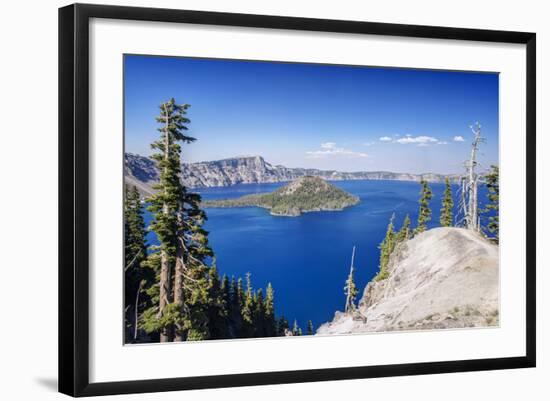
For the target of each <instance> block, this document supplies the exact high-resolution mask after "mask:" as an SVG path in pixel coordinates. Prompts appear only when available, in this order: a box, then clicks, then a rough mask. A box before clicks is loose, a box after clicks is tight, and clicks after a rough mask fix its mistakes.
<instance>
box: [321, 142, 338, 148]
mask: <svg viewBox="0 0 550 401" xmlns="http://www.w3.org/2000/svg"><path fill="white" fill-rule="evenodd" d="M335 147H336V144H335V143H334V142H325V143H322V144H321V149H334V148H335Z"/></svg>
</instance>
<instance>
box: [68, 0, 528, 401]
mask: <svg viewBox="0 0 550 401" xmlns="http://www.w3.org/2000/svg"><path fill="white" fill-rule="evenodd" d="M90 18H107V19H119V20H140V21H160V22H175V23H191V24H205V25H219V26H239V27H252V28H275V29H285V30H303V31H323V32H338V33H352V34H369V35H386V36H401V37H415V38H437V39H449V40H468V41H484V42H499V43H516V44H524V45H525V46H526V60H525V61H526V68H527V70H526V71H527V74H526V77H527V82H526V88H527V90H526V94H525V96H526V105H527V107H526V113H527V114H526V121H527V124H526V133H527V138H526V141H527V148H526V150H527V176H526V185H527V193H526V202H527V219H526V227H527V238H526V240H527V241H526V247H527V248H526V250H527V259H526V267H527V269H526V274H527V276H526V285H527V287H526V295H527V299H526V301H527V302H526V308H527V310H526V316H527V324H526V327H525V332H526V340H527V341H526V353H525V355H524V356H520V357H509V358H495V359H475V360H457V361H445V362H428V363H408V364H398V365H382V366H364V367H346V368H331V369H313V370H297V371H284V372H266V373H247V374H230V375H219V376H199V377H183V378H166V379H154V380H135V381H121V382H103V383H90V381H89V375H88V373H89V356H88V355H89V338H88V329H89V312H88V311H89V302H90V301H89V290H88V284H89V276H88V273H89V271H88V268H89V266H88V256H89V250H88V246H89V233H88V229H89V223H88V217H89V197H88V195H89V182H88V172H89V164H88V163H89V149H88V146H89V145H88V138H89V132H88V123H89V120H88V119H89V117H88V110H89V109H88V107H89V104H88V95H89V78H88V72H89V71H88V61H89V54H88V52H89V21H90ZM535 65H536V35H535V33H526V32H508V31H494V30H479V29H463V28H446V27H435V26H417V25H401V24H386V23H372V22H358V21H339V20H325V19H310V18H295V17H280V16H265V15H245V14H232V13H219V12H203V11H184V10H171V9H155V8H137V7H120V6H106V5H87V4H74V5H69V6H66V7H63V8H60V9H59V391H60V392H62V393H65V394H68V395H71V396H75V397H79V396H95V395H106V394H124V393H143V392H157V391H173V390H188V389H203V388H218V387H235V386H252V385H265V384H281V383H295V382H315V381H324V380H345V379H360V378H372V377H384V376H401V375H421V374H433V373H450V372H464V371H481V370H494V369H513V368H527V367H534V366H535V363H536V362H535V361H536V358H535V354H536V352H535V350H536V337H535V334H536V333H535V332H536V330H535V329H536V320H535V299H536V294H535V280H536V277H535V275H536V272H535V267H536V260H535V244H536V215H535V214H536V204H535V193H536V188H535V185H536V181H535V165H536V160H535V157H536V152H535V146H536V139H535V130H536V114H535V113H536V105H535V102H536V67H535Z"/></svg>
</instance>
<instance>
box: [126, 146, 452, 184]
mask: <svg viewBox="0 0 550 401" xmlns="http://www.w3.org/2000/svg"><path fill="white" fill-rule="evenodd" d="M124 162H125V167H124V177H125V181H126V183H128V184H130V185H136V186H137V187H138V189H139V190H140V191H141V192H142V193H144V194H150V193H152V192H153V190H152V188H151V185H152V184H153V183H154V182H155V181H156V180H157V179H158V172H157V171H156V168H155V162H154V161H153V160H151V159H149V158H147V157H144V156H140V155H136V154H132V153H126V154H125V157H124ZM304 176H315V177H321V178H324V179H325V180H331V181H339V180H399V181H420V178H424V179H425V180H427V181H429V182H443V181H444V180H445V177H446V176H445V175H442V174H433V173H427V174H408V173H392V172H388V171H358V172H342V171H335V170H318V169H308V168H290V167H285V166H280V165H277V166H274V165H272V164H270V163H268V162H267V161H265V160H264V158H263V157H261V156H248V157H235V158H230V159H223V160H216V161H209V162H199V163H184V164H182V182H183V184H184V185H185V186H187V187H189V188H207V187H225V186H230V185H235V184H255V183H270V182H287V181H293V180H295V179H297V178H300V177H304ZM449 177H450V179H451V180H452V181H455V182H456V181H457V180H458V176H457V175H451V176H449Z"/></svg>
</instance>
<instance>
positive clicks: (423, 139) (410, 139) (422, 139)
mask: <svg viewBox="0 0 550 401" xmlns="http://www.w3.org/2000/svg"><path fill="white" fill-rule="evenodd" d="M395 142H397V143H400V144H407V143H416V144H424V145H427V144H429V143H433V142H437V139H436V138H434V137H432V136H425V135H420V136H410V135H407V136H406V137H405V138H399V139H396V140H395Z"/></svg>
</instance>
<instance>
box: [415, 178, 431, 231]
mask: <svg viewBox="0 0 550 401" xmlns="http://www.w3.org/2000/svg"><path fill="white" fill-rule="evenodd" d="M420 185H421V186H422V189H421V192H420V200H419V204H420V208H419V211H418V224H417V226H416V229H415V234H420V233H422V232H424V231H426V229H427V225H426V224H427V223H428V222H429V221H430V220H431V219H432V210H431V209H430V200H431V199H432V190H431V189H430V187H429V186H428V181H426V180H424V179H421V180H420Z"/></svg>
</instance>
